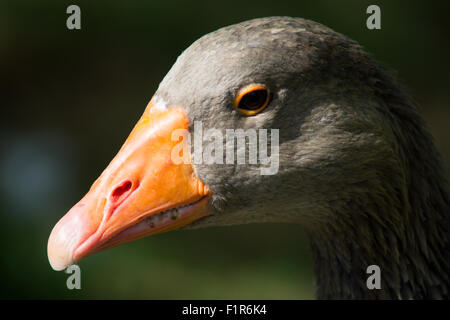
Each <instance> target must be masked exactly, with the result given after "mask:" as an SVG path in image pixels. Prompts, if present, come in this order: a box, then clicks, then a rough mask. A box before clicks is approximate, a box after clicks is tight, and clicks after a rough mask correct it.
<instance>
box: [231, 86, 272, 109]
mask: <svg viewBox="0 0 450 320" xmlns="http://www.w3.org/2000/svg"><path fill="white" fill-rule="evenodd" d="M266 100H267V90H263V89H260V90H254V91H251V92H249V93H247V94H245V96H243V97H242V99H241V101H239V106H238V107H239V108H240V109H245V110H257V109H259V108H261V107H262V106H263V105H264V103H266Z"/></svg>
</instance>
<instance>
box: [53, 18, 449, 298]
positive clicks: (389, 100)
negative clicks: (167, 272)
mask: <svg viewBox="0 0 450 320" xmlns="http://www.w3.org/2000/svg"><path fill="white" fill-rule="evenodd" d="M416 108H417V107H416V103H415V102H414V101H413V99H412V98H411V97H410V96H409V94H408V93H407V92H406V91H405V89H403V87H402V86H401V85H400V84H399V82H398V81H397V80H396V79H395V77H394V76H393V75H392V72H391V71H390V70H389V69H388V68H386V67H383V66H381V65H380V64H378V63H377V62H376V61H374V59H373V58H372V57H371V56H370V55H369V54H367V53H366V52H365V51H364V50H363V49H362V48H361V46H360V45H359V44H358V43H356V42H355V41H353V40H351V39H349V38H348V37H346V36H344V35H342V34H339V33H337V32H335V31H333V30H331V29H329V28H328V27H326V26H324V25H322V24H320V23H316V22H313V21H310V20H306V19H301V18H292V17H268V18H258V19H254V20H249V21H245V22H241V23H238V24H235V25H231V26H227V27H224V28H221V29H219V30H217V31H215V32H212V33H209V34H207V35H205V36H203V37H201V38H200V39H198V40H197V41H195V42H194V43H193V44H192V45H191V46H190V47H188V48H187V49H186V50H185V51H184V52H183V53H182V54H181V55H180V56H179V57H178V59H177V60H176V62H175V64H174V65H173V66H172V68H171V69H170V71H169V72H168V74H167V75H166V76H165V77H164V79H163V80H162V82H161V83H160V85H159V87H158V89H157V91H156V92H155V94H154V96H153V97H152V99H151V101H150V102H149V104H148V106H147V107H146V109H145V111H144V113H143V115H142V116H141V118H140V119H139V121H138V122H137V124H136V125H135V127H134V128H133V130H132V132H131V133H130V135H129V137H128V138H127V140H126V141H125V143H124V145H123V146H122V148H121V149H120V150H119V152H118V154H117V155H116V156H115V157H114V159H113V160H112V161H111V163H110V164H109V165H108V166H107V168H106V169H105V170H104V171H103V172H102V174H101V175H100V177H99V178H98V179H97V180H96V181H95V182H94V184H93V185H92V187H91V188H90V190H89V192H88V193H87V194H86V195H85V196H84V197H83V198H82V199H81V200H80V201H79V202H78V203H77V204H76V205H75V206H74V207H73V208H72V209H71V210H70V211H69V212H68V213H67V214H66V215H65V216H63V217H62V218H61V219H60V221H59V222H58V223H57V224H56V225H55V226H54V228H53V230H52V232H51V234H50V237H49V240H48V247H47V250H48V252H47V253H48V258H49V262H50V264H51V266H52V268H53V269H54V270H63V269H65V268H66V267H68V266H69V265H71V264H73V263H74V262H76V261H78V260H80V259H82V258H84V257H86V256H88V255H90V254H92V253H95V252H98V251H102V250H105V249H108V248H111V247H114V246H117V245H120V244H123V243H126V242H129V241H133V240H137V239H139V238H143V237H146V236H148V235H152V234H157V233H162V232H167V231H170V230H174V229H180V228H200V227H207V226H228V225H235V224H244V223H256V222H285V223H297V224H301V225H302V228H304V230H305V231H306V233H307V234H308V237H309V240H310V246H311V250H312V256H313V260H314V274H315V283H316V296H317V298H319V299H447V298H449V297H450V245H449V240H450V210H449V206H450V198H449V194H448V191H447V185H446V181H445V179H444V173H443V169H442V165H441V160H440V157H439V154H438V152H437V150H436V148H435V146H434V144H433V141H432V137H431V135H430V134H429V133H428V131H427V130H426V127H425V124H424V121H423V120H422V118H421V117H420V116H419V114H418V112H417V110H416ZM198 124H200V125H201V126H202V128H203V132H205V131H206V130H207V129H214V130H215V131H214V132H216V133H217V132H219V133H220V134H219V135H218V136H219V137H220V135H221V134H222V136H221V138H222V139H223V140H224V139H225V137H226V130H234V132H236V131H237V130H238V129H242V130H245V131H244V132H247V133H249V136H250V133H251V132H253V131H251V130H254V131H255V132H256V131H258V132H266V133H268V138H267V139H266V142H267V145H266V146H269V145H270V150H269V151H271V157H273V158H271V159H272V160H274V161H275V160H276V159H277V160H278V163H277V166H274V168H275V169H276V170H273V171H274V172H272V173H271V174H263V169H264V168H265V169H267V168H268V163H267V161H266V162H263V161H259V160H258V159H259V158H258V159H257V161H256V162H253V163H250V161H248V159H247V160H246V161H244V163H237V157H236V158H234V161H220V160H221V159H220V156H221V153H220V152H219V148H218V149H217V150H216V151H214V154H215V152H217V154H216V155H218V158H219V159H218V161H200V160H201V159H200V158H198V157H196V155H195V152H194V151H192V147H193V144H194V142H195V140H196V138H195V134H196V133H195V132H194V131H195V130H196V128H195V127H196V126H195V125H198ZM197 129H198V128H197ZM263 129H265V130H266V131H261V130H263ZM275 129H276V130H275ZM211 132H213V131H211ZM175 133H177V134H175ZM269 136H270V139H269ZM190 137H191V139H189V138H190ZM212 137H213V136H211V137H210V140H207V139H204V140H203V143H204V142H205V140H207V141H210V142H211V143H213V142H214V143H215V142H217V141H219V142H221V140H220V139H219V138H217V140H215V139H213V138H212ZM244 138H245V139H246V140H245V144H244V145H243V146H244V147H245V148H247V147H248V148H250V147H251V143H250V138H249V137H244ZM272 138H274V139H272ZM275 138H276V139H275ZM223 140H222V142H223ZM269 140H270V141H269ZM236 141H237V140H236ZM269 142H270V143H269ZM204 144H205V143H204ZM219 144H220V143H219ZM236 145H237V142H236ZM228 146H229V145H228ZM231 146H232V148H231V149H230V150H231V151H236V152H237V151H238V150H236V149H239V148H238V147H236V146H235V144H234V140H232V144H231ZM273 146H274V148H272V147H273ZM194 147H195V146H194ZM233 148H234V149H233ZM241 149H242V145H241ZM268 149H269V148H267V149H266V150H268ZM174 150H176V152H174ZM227 150H228V149H227ZM203 151H204V150H203ZM248 152H250V151H248ZM224 153H225V151H224ZM269 153H270V152H269ZM174 155H177V156H178V157H179V158H176V157H175V158H176V159H175V158H174ZM222 156H223V157H225V155H224V154H222ZM180 159H181V160H182V161H178V160H180ZM199 159H200V160H199ZM215 159H216V160H217V158H215ZM245 159H246V158H245ZM175 160H177V161H175ZM230 258H232V257H230ZM374 265H375V266H377V267H378V268H379V271H380V272H379V276H380V279H379V281H380V286H379V287H377V288H369V286H368V276H369V274H368V273H367V270H368V267H369V266H374Z"/></svg>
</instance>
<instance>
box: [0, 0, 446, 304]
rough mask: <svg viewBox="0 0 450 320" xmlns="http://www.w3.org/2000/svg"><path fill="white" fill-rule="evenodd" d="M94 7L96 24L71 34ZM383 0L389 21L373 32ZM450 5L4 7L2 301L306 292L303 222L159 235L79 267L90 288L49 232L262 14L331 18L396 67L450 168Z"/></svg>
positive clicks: (309, 275)
mask: <svg viewBox="0 0 450 320" xmlns="http://www.w3.org/2000/svg"><path fill="white" fill-rule="evenodd" d="M70 4H77V5H79V6H80V7H81V20H82V22H81V23H82V29H81V30H80V31H70V30H68V29H67V28H66V19H67V17H68V15H67V14H66V8H67V6H68V5H70ZM369 4H378V5H379V6H380V7H381V10H382V29H381V30H377V31H370V30H368V29H367V28H366V18H367V14H366V13H365V12H366V8H367V6H368V5H369ZM449 9H450V6H449V2H448V1H433V2H430V1H411V0H409V1H361V0H354V1H350V0H349V1H334V0H333V1H332V0H329V1H323V0H319V1H318V0H314V1H312V0H310V1H301V0H296V1H285V0H277V1H268V0H258V1H252V0H247V1H229V0H228V1H215V2H213V1H196V2H191V3H189V2H183V1H170V0H169V1H159V0H154V1H126V2H125V1H124V2H119V1H104V2H103V1H96V2H94V1H91V2H88V1H2V2H1V3H0V98H1V102H0V105H1V111H2V112H1V120H0V121H1V127H0V134H1V135H0V200H1V206H0V225H1V239H0V240H1V244H0V248H1V263H0V271H1V273H0V276H1V280H0V283H1V284H0V288H1V289H0V297H1V298H4V299H5V298H7V299H10V298H25V299H28V298H64V299H66V298H83V299H88V298H97V299H108V298H125V299H142V298H149V299H154V298H156V299H203V298H207V299H208V298H209V299H229V298H231V299H241V298H242V299H244V298H248V299H305V298H313V297H314V284H313V270H312V261H311V256H310V253H309V250H308V249H309V248H308V242H307V239H306V237H305V235H304V233H303V232H302V229H301V228H300V227H299V226H294V225H288V224H285V225H283V224H267V225H263V224H261V225H246V226H236V227H228V228H211V229H204V230H193V231H175V232H171V233H168V234H161V235H156V236H153V237H149V238H146V239H143V240H140V241H137V242H134V243H130V244H126V245H123V246H120V247H117V248H114V249H111V250H108V251H106V252H102V253H99V254H96V255H93V256H90V257H89V258H87V259H86V260H84V261H82V262H80V263H79V265H80V267H81V279H82V282H81V285H82V290H72V291H70V290H68V289H67V288H66V279H67V276H68V275H67V274H65V273H64V272H54V271H52V269H51V268H50V265H49V264H48V261H47V253H46V248H47V239H48V236H49V234H50V231H51V229H52V227H53V226H54V224H55V223H56V222H57V220H58V219H59V218H60V217H61V216H62V215H63V214H64V213H65V212H66V211H67V210H68V209H70V207H71V206H72V205H73V204H75V203H76V202H77V201H78V200H79V199H80V198H81V197H82V196H83V195H84V193H85V192H87V190H88V189H89V187H90V185H91V183H92V182H93V181H94V180H95V179H96V178H97V176H98V175H99V174H100V173H101V171H102V170H103V169H104V168H105V167H106V165H107V164H108V163H109V161H110V160H111V159H112V158H113V156H114V155H115V154H116V152H117V151H118V149H119V148H120V146H121V145H122V143H123V142H124V140H125V138H126V137H127V135H128V133H129V132H130V131H131V129H132V127H133V125H134V124H135V122H136V121H137V120H138V118H139V117H140V115H141V113H142V112H143V110H144V108H145V106H146V105H147V103H148V101H149V100H150V98H151V97H152V94H153V92H154V91H155V90H156V88H157V85H158V83H159V82H160V81H161V80H162V78H163V77H164V75H165V74H166V73H167V71H168V70H169V69H170V67H171V65H172V64H173V63H174V61H175V59H176V57H177V56H178V55H179V54H180V53H181V52H182V50H184V49H185V48H186V47H187V46H188V45H189V44H191V43H192V42H193V41H195V40H196V39H197V38H199V37H200V36H202V35H203V34H205V33H208V32H211V31H214V30H215V29H217V28H219V27H222V26H225V25H230V24H233V23H237V22H240V21H243V20H247V19H250V18H256V17H263V16H273V15H289V16H297V17H304V18H308V19H312V20H315V21H318V22H321V23H323V24H325V25H327V26H329V27H331V28H333V29H334V30H336V31H338V32H341V33H343V34H346V35H348V36H350V37H351V38H353V39H355V40H357V41H358V42H360V43H361V44H362V45H363V46H364V47H365V48H366V49H367V51H369V52H371V53H372V54H373V55H374V56H375V58H376V59H377V60H379V61H382V62H383V63H384V64H385V65H387V66H390V67H392V68H394V69H396V70H397V71H398V73H399V76H400V78H401V79H402V80H403V82H404V83H405V85H406V86H407V87H408V88H409V89H410V91H411V92H412V93H413V95H414V97H415V99H416V100H417V101H418V103H419V104H420V106H421V108H420V112H421V114H422V115H423V116H424V118H425V120H426V122H427V123H428V126H429V128H430V130H431V132H432V134H433V136H434V137H435V141H436V144H437V146H438V148H439V150H440V151H441V153H442V156H443V158H444V161H445V163H446V168H447V172H449V170H448V168H449V167H450V166H449V163H450V144H449V141H450V125H449V124H450V123H449V120H450V105H449V102H450V94H449V90H448V89H449V83H450V66H449V62H448V59H449V57H450V46H449V30H450V28H449V19H448V12H449Z"/></svg>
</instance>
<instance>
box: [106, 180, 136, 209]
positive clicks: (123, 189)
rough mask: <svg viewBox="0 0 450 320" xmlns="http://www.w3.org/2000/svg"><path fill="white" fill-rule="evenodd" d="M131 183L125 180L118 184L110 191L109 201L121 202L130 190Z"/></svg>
mask: <svg viewBox="0 0 450 320" xmlns="http://www.w3.org/2000/svg"><path fill="white" fill-rule="evenodd" d="M132 186H133V183H132V182H131V181H130V180H126V181H124V182H122V183H121V184H119V185H118V186H117V187H116V188H115V189H114V191H113V192H111V196H110V200H111V203H114V204H119V203H121V202H122V201H123V200H124V199H125V198H126V196H127V195H128V191H130V190H131V187H132Z"/></svg>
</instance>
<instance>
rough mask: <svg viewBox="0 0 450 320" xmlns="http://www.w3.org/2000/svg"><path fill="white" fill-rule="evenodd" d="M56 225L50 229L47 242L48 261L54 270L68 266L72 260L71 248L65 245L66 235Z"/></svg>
mask: <svg viewBox="0 0 450 320" xmlns="http://www.w3.org/2000/svg"><path fill="white" fill-rule="evenodd" d="M57 227H58V225H56V226H55V228H54V229H53V230H52V233H51V234H50V237H49V238H48V244H47V256H48V261H49V263H50V265H51V267H52V268H53V270H55V271H61V270H64V269H66V268H67V267H68V266H70V265H71V264H72V263H73V262H74V261H73V258H72V254H71V252H72V250H70V248H69V247H68V246H67V245H68V243H67V241H65V239H66V236H65V234H64V233H63V232H62V231H63V230H61V229H60V228H57Z"/></svg>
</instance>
